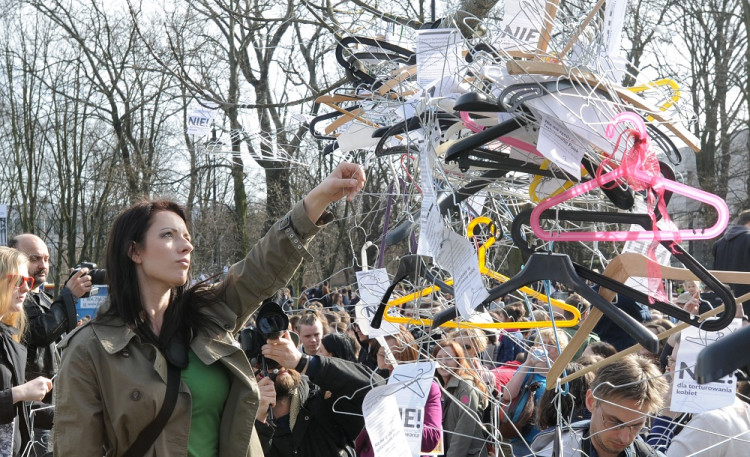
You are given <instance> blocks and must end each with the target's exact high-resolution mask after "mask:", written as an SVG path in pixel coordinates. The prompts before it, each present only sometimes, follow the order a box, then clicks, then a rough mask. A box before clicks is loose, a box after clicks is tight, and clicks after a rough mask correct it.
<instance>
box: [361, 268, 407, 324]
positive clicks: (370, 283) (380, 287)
mask: <svg viewBox="0 0 750 457" xmlns="http://www.w3.org/2000/svg"><path fill="white" fill-rule="evenodd" d="M389 285H390V280H389V279H388V272H386V270H385V268H376V269H374V270H368V271H358V272H357V286H358V287H359V298H360V301H359V303H357V305H356V306H355V307H354V313H355V315H356V318H355V322H356V323H357V325H359V328H360V329H361V330H362V333H364V334H365V335H367V336H369V337H370V338H376V337H378V336H383V335H395V334H396V333H398V332H399V328H398V325H397V324H394V323H392V322H388V321H386V320H385V319H383V320H382V321H381V323H380V328H379V329H378V328H372V327H371V326H370V322H372V318H373V316H375V312H376V311H377V309H378V306H379V305H380V300H381V299H382V298H383V295H385V291H386V289H388V286H389Z"/></svg>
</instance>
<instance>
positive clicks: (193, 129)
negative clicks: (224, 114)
mask: <svg viewBox="0 0 750 457" xmlns="http://www.w3.org/2000/svg"><path fill="white" fill-rule="evenodd" d="M214 116H215V111H214V110H210V109H197V110H194V111H193V112H192V113H190V114H189V115H188V119H187V134H188V135H209V134H210V133H211V121H213V119H214Z"/></svg>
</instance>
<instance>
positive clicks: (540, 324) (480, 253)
mask: <svg viewBox="0 0 750 457" xmlns="http://www.w3.org/2000/svg"><path fill="white" fill-rule="evenodd" d="M479 224H485V225H488V226H489V227H490V232H491V233H492V236H490V237H489V239H487V241H485V242H484V244H482V245H481V246H480V247H479V249H478V250H477V259H478V261H479V272H480V273H481V274H483V275H485V276H488V277H490V278H492V279H494V280H496V281H500V282H506V281H507V280H508V279H510V278H508V277H507V276H505V275H503V274H501V273H498V272H496V271H494V270H491V269H489V268H487V265H486V254H487V249H488V248H489V247H490V246H492V245H493V244H495V233H496V229H495V226H494V224H493V223H492V220H491V219H490V218H489V217H486V216H480V217H476V218H474V219H473V220H472V221H471V222H469V224H468V225H467V227H466V236H467V237H468V238H472V237H474V228H475V227H476V226H477V225H479ZM445 283H446V284H447V285H451V284H453V279H448V280H446V281H445ZM438 290H440V287H438V286H430V287H426V288H424V289H421V290H418V291H416V292H413V293H411V294H409V295H405V296H403V297H399V298H395V299H393V300H390V301H389V302H388V304H387V305H386V308H385V313H384V314H383V319H384V320H386V321H387V322H393V323H397V324H413V325H424V326H427V327H431V326H432V319H421V318H411V317H402V316H393V315H390V314H389V313H388V310H389V309H390V308H391V307H393V306H400V305H402V304H404V303H408V302H411V301H414V300H417V299H419V298H422V297H424V296H427V295H429V294H431V293H433V292H435V291H438ZM519 290H520V291H521V292H523V293H525V294H527V295H529V296H531V297H533V298H536V299H539V300H542V301H545V302H548V303H550V304H552V306H554V307H556V308H560V309H562V310H567V311H570V313H571V314H573V319H567V320H566V319H560V320H557V319H556V320H555V325H556V326H557V327H573V326H575V325H577V324H578V322H579V321H580V319H581V313H580V311H578V309H577V308H576V307H575V306H572V305H568V304H567V303H565V302H564V301H561V300H557V299H554V298H549V297H547V296H546V295H544V294H542V293H540V292H537V291H536V290H534V289H531V288H528V287H522V288H521V289H519ZM551 326H552V321H535V322H465V321H463V322H456V321H448V322H446V323H445V324H443V325H441V327H448V328H468V327H474V328H488V329H489V328H506V329H529V328H546V327H551Z"/></svg>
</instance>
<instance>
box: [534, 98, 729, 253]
mask: <svg viewBox="0 0 750 457" xmlns="http://www.w3.org/2000/svg"><path fill="white" fill-rule="evenodd" d="M623 121H629V122H631V123H633V124H634V125H635V127H636V129H637V131H638V132H640V134H641V138H647V133H646V129H645V125H644V124H643V121H642V120H641V118H640V116H638V115H637V114H635V113H631V112H624V113H619V114H618V115H617V116H615V119H614V121H613V124H617V123H620V122H623ZM613 124H610V125H609V126H607V135H608V136H610V137H612V136H614V125H613ZM638 160H639V162H638V163H637V164H636V165H635V166H632V167H623V166H620V167H618V168H616V169H614V170H613V171H610V172H608V173H606V174H603V175H601V176H599V177H598V178H597V179H595V180H591V181H588V182H585V183H582V184H579V185H577V186H575V187H573V188H571V189H568V190H566V191H565V192H563V193H561V194H560V195H557V196H554V197H550V198H548V199H546V200H544V201H543V202H541V203H540V204H539V205H537V206H536V208H534V210H533V211H532V213H531V220H530V225H531V228H532V230H533V232H534V235H536V236H537V237H539V238H541V239H543V240H546V241H651V240H654V239H655V238H656V237H657V236H658V237H659V239H661V240H672V241H674V240H710V239H713V238H716V237H717V236H719V235H721V234H722V233H723V232H724V230H725V229H726V227H727V224H728V223H729V208H728V207H727V204H726V202H725V201H724V200H723V199H722V198H721V197H718V196H716V195H714V194H710V193H708V192H705V191H703V190H700V189H696V188H694V187H690V186H687V185H685V184H681V183H678V182H676V181H672V180H669V179H665V178H663V177H661V176H653V175H650V174H648V173H646V172H644V171H643V170H642V167H641V166H640V164H641V163H643V162H642V161H643V160H644V158H643V157H639V159H638ZM627 177H633V178H635V179H638V180H640V181H642V182H646V183H648V184H649V187H650V188H653V187H654V186H660V187H662V188H664V189H665V190H668V191H671V192H673V193H678V194H681V195H685V196H687V197H690V198H692V199H693V200H698V201H700V202H703V203H706V204H708V205H710V206H711V207H713V208H714V209H715V210H716V212H717V220H716V223H715V224H714V225H713V226H712V227H710V228H708V229H702V230H699V231H696V230H677V231H674V230H659V231H658V234H657V233H656V232H653V231H640V232H631V231H613V232H575V233H572V232H567V233H565V232H561V233H551V232H547V231H545V230H543V229H542V228H541V226H540V224H539V215H540V214H541V213H542V212H543V211H545V210H547V209H549V208H552V207H553V206H555V205H557V204H559V203H562V202H564V201H567V200H570V199H572V198H575V197H577V196H579V195H582V194H585V193H587V192H589V191H591V190H593V189H596V188H598V187H602V186H604V185H605V184H607V183H610V182H613V181H616V180H619V179H622V178H627Z"/></svg>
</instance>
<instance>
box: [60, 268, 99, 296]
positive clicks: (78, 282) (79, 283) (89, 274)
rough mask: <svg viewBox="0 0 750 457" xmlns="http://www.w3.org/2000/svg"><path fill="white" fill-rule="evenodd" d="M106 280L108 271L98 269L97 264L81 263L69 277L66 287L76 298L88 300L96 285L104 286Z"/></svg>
mask: <svg viewBox="0 0 750 457" xmlns="http://www.w3.org/2000/svg"><path fill="white" fill-rule="evenodd" d="M105 279H106V270H104V269H97V268H96V264H95V263H91V262H81V263H79V264H78V265H77V266H76V267H75V268H74V269H73V271H72V272H71V273H70V276H68V280H67V281H66V282H65V287H67V288H68V289H70V292H71V293H72V294H73V295H74V296H75V297H76V298H86V297H88V296H89V295H91V290H92V288H93V286H94V285H99V284H104V280H105Z"/></svg>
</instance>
